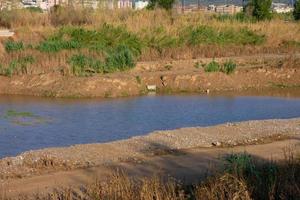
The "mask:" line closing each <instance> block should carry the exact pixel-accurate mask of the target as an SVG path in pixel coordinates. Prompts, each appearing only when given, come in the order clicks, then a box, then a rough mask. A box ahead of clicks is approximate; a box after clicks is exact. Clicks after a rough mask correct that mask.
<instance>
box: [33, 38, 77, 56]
mask: <svg viewBox="0 0 300 200" xmlns="http://www.w3.org/2000/svg"><path fill="white" fill-rule="evenodd" d="M79 48H81V45H80V43H78V42H76V41H61V40H46V41H43V42H41V43H40V44H39V45H38V46H37V49H38V50H39V51H41V52H47V53H50V52H59V51H61V50H63V49H68V50H71V49H79Z"/></svg>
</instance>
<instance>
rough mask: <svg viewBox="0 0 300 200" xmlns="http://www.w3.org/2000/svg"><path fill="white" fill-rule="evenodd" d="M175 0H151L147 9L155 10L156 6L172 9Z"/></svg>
mask: <svg viewBox="0 0 300 200" xmlns="http://www.w3.org/2000/svg"><path fill="white" fill-rule="evenodd" d="M174 3H175V0H150V1H149V5H148V6H147V9H150V10H153V9H154V8H163V9H166V10H171V9H172V8H173V5H174Z"/></svg>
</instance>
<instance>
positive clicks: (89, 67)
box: [69, 54, 104, 76]
mask: <svg viewBox="0 0 300 200" xmlns="http://www.w3.org/2000/svg"><path fill="white" fill-rule="evenodd" d="M69 63H70V64H71V71H72V73H73V74H74V75H75V76H89V75H91V74H93V73H100V72H104V65H103V63H102V62H101V61H99V60H96V59H94V58H91V57H87V56H85V55H82V54H79V55H73V56H72V57H71V58H70V60H69Z"/></svg>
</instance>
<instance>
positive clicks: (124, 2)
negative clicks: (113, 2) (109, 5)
mask: <svg viewBox="0 0 300 200" xmlns="http://www.w3.org/2000/svg"><path fill="white" fill-rule="evenodd" d="M117 8H119V9H124V8H133V4H132V1H131V0H118V3H117Z"/></svg>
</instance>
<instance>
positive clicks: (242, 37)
mask: <svg viewBox="0 0 300 200" xmlns="http://www.w3.org/2000/svg"><path fill="white" fill-rule="evenodd" d="M265 39H266V38H265V36H264V35H259V34H257V33H255V32H253V31H251V30H249V29H247V28H241V29H240V30H233V29H223V30H216V29H215V28H212V27H210V26H206V25H201V26H198V27H188V28H186V29H185V30H184V31H183V33H182V35H181V40H183V41H185V42H186V43H187V44H188V45H190V46H197V45H202V44H211V45H212V44H216V45H227V44H235V45H241V44H242V45H260V44H262V43H264V42H265Z"/></svg>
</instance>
